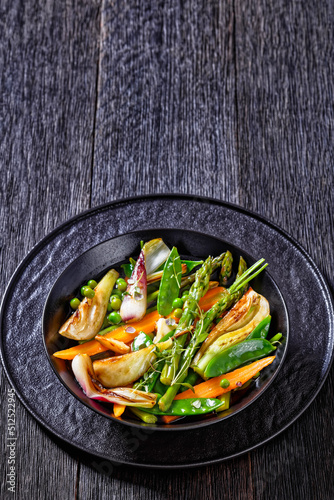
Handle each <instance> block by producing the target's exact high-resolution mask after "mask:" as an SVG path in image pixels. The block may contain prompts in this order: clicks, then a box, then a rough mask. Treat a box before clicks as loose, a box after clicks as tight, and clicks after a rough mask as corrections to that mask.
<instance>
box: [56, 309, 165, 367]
mask: <svg viewBox="0 0 334 500" xmlns="http://www.w3.org/2000/svg"><path fill="white" fill-rule="evenodd" d="M159 318H161V316H160V314H159V313H158V311H153V312H151V313H149V314H147V315H146V316H144V317H143V319H141V320H140V321H136V322H134V323H129V324H127V325H122V326H120V327H119V328H116V330H113V331H112V332H109V333H106V334H105V335H104V338H106V339H114V340H118V341H120V342H124V344H128V343H129V342H131V341H132V340H133V339H134V338H135V337H136V336H137V335H138V333H139V332H144V333H151V332H153V330H154V327H155V323H156V322H157V321H158V319H159ZM130 326H131V327H133V328H135V331H134V332H133V333H129V332H127V331H126V329H127V328H128V327H130ZM107 350H108V349H107V347H105V346H103V345H102V344H100V342H98V341H97V340H94V339H93V340H90V341H89V342H85V343H84V344H81V345H80V344H79V345H76V346H74V347H71V348H70V349H64V350H63V351H58V352H55V353H54V356H55V357H56V358H60V359H73V358H75V356H76V355H77V354H88V356H93V355H94V354H98V353H99V352H103V351H107Z"/></svg>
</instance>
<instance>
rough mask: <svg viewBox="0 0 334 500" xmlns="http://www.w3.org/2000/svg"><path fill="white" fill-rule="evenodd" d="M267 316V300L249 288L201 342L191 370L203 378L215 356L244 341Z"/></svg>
mask: <svg viewBox="0 0 334 500" xmlns="http://www.w3.org/2000/svg"><path fill="white" fill-rule="evenodd" d="M269 314H270V308H269V303H268V301H267V299H266V298H265V297H263V296H262V295H260V294H258V293H256V292H254V290H253V289H252V288H250V289H249V290H248V291H247V292H246V293H245V295H244V296H243V297H242V298H241V299H240V300H239V301H238V302H237V303H236V304H235V306H234V307H233V308H232V309H231V310H230V311H229V312H228V313H227V314H226V315H225V316H224V317H223V319H222V320H221V321H220V322H219V323H218V324H217V326H216V327H215V328H214V329H213V330H212V332H211V333H210V335H209V336H208V337H207V338H206V340H205V341H204V342H203V344H202V346H201V349H200V350H199V351H198V353H197V354H196V356H195V358H194V360H193V362H192V364H191V367H192V368H193V370H194V371H196V372H197V373H199V374H200V375H201V376H202V377H203V378H204V371H205V368H206V367H207V365H208V363H209V362H210V361H211V359H212V358H213V357H214V356H216V354H218V353H220V352H222V351H223V350H225V349H227V348H228V347H231V346H232V345H235V344H237V343H239V342H242V341H243V340H245V339H246V337H247V336H248V335H249V334H250V333H251V332H252V331H253V330H254V328H255V327H256V326H257V325H258V324H259V323H260V321H262V320H263V319H264V318H265V317H267V316H268V315H269Z"/></svg>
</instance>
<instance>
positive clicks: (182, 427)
mask: <svg viewBox="0 0 334 500" xmlns="http://www.w3.org/2000/svg"><path fill="white" fill-rule="evenodd" d="M159 231H164V232H170V233H175V232H180V231H182V232H187V233H192V234H194V235H196V234H197V235H201V236H205V237H208V238H212V239H215V240H218V241H219V242H220V243H222V244H224V245H227V246H231V247H234V249H236V250H237V251H238V252H239V253H240V255H243V256H245V258H246V259H250V260H251V261H253V260H254V261H256V259H254V257H253V256H252V255H251V254H249V253H248V252H246V251H245V250H243V249H241V248H240V247H238V246H237V245H234V244H233V243H228V242H227V241H225V240H224V239H223V238H220V237H219V236H216V235H212V234H208V233H206V232H204V231H194V230H191V229H185V228H183V229H181V228H168V227H167V228H166V227H159V228H143V229H136V230H134V231H128V232H126V233H122V234H118V235H117V236H113V237H112V238H108V239H106V240H103V241H101V242H99V243H97V244H95V245H93V246H92V247H90V248H89V249H87V250H85V251H84V252H82V253H81V254H80V255H78V256H77V257H76V258H75V259H73V260H72V261H71V262H70V263H69V264H68V265H67V266H66V267H65V269H63V271H62V272H61V273H60V274H59V276H58V277H57V279H56V280H55V281H54V283H53V285H52V287H51V288H50V290H49V293H48V295H47V297H46V300H45V303H44V306H43V313H42V321H41V334H42V341H43V346H44V350H45V353H46V357H47V359H48V362H49V364H50V365H51V367H52V369H53V371H54V373H55V374H56V375H57V377H58V379H59V380H60V382H61V384H62V385H63V386H64V387H65V388H66V389H67V390H68V391H69V392H70V394H71V395H72V396H74V397H75V398H76V399H77V400H78V401H80V402H81V403H82V404H84V405H85V406H86V407H87V408H89V409H90V410H93V411H95V412H96V413H98V414H99V415H102V416H103V417H105V418H107V419H108V420H110V421H111V422H117V423H120V424H122V425H125V426H129V427H132V428H133V427H135V428H139V429H143V428H145V429H152V430H154V431H162V432H166V431H167V432H168V431H171V430H172V431H186V430H194V429H200V428H202V427H207V426H209V425H214V424H216V423H219V422H222V421H224V420H226V419H228V418H231V417H233V416H235V415H237V414H238V413H240V412H242V411H243V410H245V409H246V408H248V407H249V406H250V405H252V404H253V403H254V402H255V401H256V400H257V399H258V398H259V397H261V396H262V395H263V394H264V393H265V392H266V390H267V389H268V388H269V386H270V385H271V384H272V382H273V381H274V380H275V379H276V377H277V375H278V373H279V371H280V369H281V368H282V366H283V363H284V361H285V358H286V355H287V350H288V345H289V338H290V318H289V313H288V309H287V306H286V303H285V300H284V297H283V294H282V292H281V290H280V288H279V286H278V284H277V283H276V281H275V279H274V278H273V277H272V275H271V274H270V272H269V271H268V268H266V274H267V275H268V276H269V280H270V281H271V282H272V283H273V284H274V287H275V289H276V290H277V292H278V294H279V297H280V300H281V303H282V305H283V308H284V313H285V319H286V332H285V334H284V348H283V352H282V355H281V359H280V361H279V363H278V366H277V367H276V369H275V371H274V372H273V373H272V375H271V377H270V379H269V380H267V381H266V383H265V387H263V388H262V390H261V389H260V390H259V391H258V393H257V394H256V395H254V396H253V398H252V399H251V400H250V401H249V402H248V403H246V404H244V405H243V406H241V407H240V408H236V409H235V410H234V411H231V412H230V410H226V414H225V415H224V414H223V413H224V412H222V413H221V414H220V415H219V414H217V415H216V416H212V417H211V418H208V419H205V418H204V419H202V420H196V421H195V422H194V423H192V422H191V421H190V422H189V421H188V422H186V423H184V422H183V418H181V419H180V423H179V424H177V423H174V424H146V423H144V422H140V421H138V422H136V421H135V420H123V419H122V418H119V417H115V416H113V415H112V414H106V413H105V412H103V411H101V410H99V409H98V408H96V407H94V406H92V405H91V404H89V403H88V402H86V401H85V400H83V399H82V397H79V395H77V394H76V393H75V392H74V391H73V390H72V389H71V388H70V387H69V386H68V385H67V384H66V383H65V381H64V380H63V378H62V377H61V375H60V374H59V372H58V371H57V369H56V367H55V364H54V363H53V361H52V359H51V358H52V356H53V355H50V354H49V352H48V348H47V345H46V328H45V324H46V315H47V306H48V303H49V299H50V296H51V294H52V292H53V289H54V287H55V286H56V284H57V283H58V282H59V281H60V280H61V278H62V277H63V276H64V274H66V273H67V272H68V269H69V268H70V267H71V266H73V265H74V264H75V263H76V262H77V261H79V260H80V259H82V258H83V256H84V255H86V254H88V253H90V252H91V251H92V250H94V249H95V248H97V247H99V246H100V245H102V244H105V243H107V242H109V241H112V240H115V239H117V238H122V237H124V236H129V235H134V234H137V233H145V232H146V233H159ZM139 241H140V240H139ZM139 241H138V243H139ZM104 272H106V270H104V271H102V273H104ZM255 291H256V290H255ZM267 300H268V299H267ZM63 361H64V362H65V365H66V366H67V369H68V364H67V360H63ZM70 373H71V372H70ZM71 375H72V376H73V377H74V375H73V373H71ZM74 382H76V383H77V381H76V380H75V377H74ZM77 384H78V383H77ZM78 388H79V389H80V391H81V392H82V393H83V395H84V397H85V398H87V399H88V400H89V398H88V397H87V396H86V395H85V393H84V391H83V390H82V388H81V387H80V385H79V384H78ZM93 401H94V402H95V403H97V404H98V405H99V406H100V405H101V406H102V407H103V403H100V402H99V401H95V400H93ZM241 401H242V399H241ZM204 417H205V416H204ZM182 422H183V423H182Z"/></svg>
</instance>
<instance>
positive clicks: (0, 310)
mask: <svg viewBox="0 0 334 500" xmlns="http://www.w3.org/2000/svg"><path fill="white" fill-rule="evenodd" d="M154 198H155V199H168V198H169V199H174V200H175V199H178V200H182V199H183V200H185V201H197V202H203V203H207V204H216V205H220V206H223V207H225V208H227V209H231V210H235V211H237V212H240V213H241V214H244V215H246V216H251V217H252V218H253V219H255V220H257V221H259V222H262V223H264V224H265V225H267V226H269V227H270V228H273V229H274V230H276V231H277V232H278V233H279V234H281V235H282V236H283V237H284V238H285V239H287V240H288V241H289V242H290V243H291V244H292V245H293V246H294V247H296V248H297V249H298V251H299V252H300V253H301V254H302V256H303V257H304V258H305V259H306V260H307V261H308V263H309V264H310V265H311V268H312V270H313V272H315V274H316V275H317V278H318V279H319V282H320V283H321V288H322V289H323V290H324V291H325V292H326V295H327V299H328V305H329V307H330V309H331V312H332V325H333V326H334V321H333V319H334V299H333V294H332V291H331V288H330V286H329V284H328V283H327V280H326V278H325V277H324V276H323V274H322V272H321V271H320V269H319V268H318V266H317V265H316V263H315V262H314V260H313V258H312V257H311V256H310V254H309V253H308V251H307V250H306V249H305V248H304V247H303V246H302V245H301V244H300V243H299V242H298V241H297V240H296V239H295V238H294V237H293V236H291V235H290V234H289V233H288V232H287V231H286V230H285V229H282V228H281V227H280V226H279V225H278V224H276V223H274V222H272V221H270V220H269V219H268V218H267V217H265V216H263V215H260V214H258V213H257V212H255V211H253V210H248V209H246V208H244V207H241V206H240V205H237V204H235V203H230V202H226V201H224V200H218V199H217V198H212V197H208V196H200V195H192V194H182V193H163V194H160V193H153V194H144V195H138V196H132V197H126V198H117V199H116V200H113V201H109V202H106V203H103V204H100V205H97V206H96V207H91V208H88V209H86V210H84V211H82V212H79V213H78V214H77V215H74V216H72V217H70V218H69V219H67V220H65V221H64V222H62V223H60V224H59V225H57V226H56V227H55V228H54V229H53V230H52V231H50V232H49V233H47V234H46V235H45V236H44V237H43V238H41V239H40V240H39V241H38V242H37V243H36V244H35V245H33V246H32V248H31V249H30V250H29V252H28V253H27V254H26V255H25V256H24V257H23V259H21V261H20V263H19V264H18V266H17V267H16V269H15V271H14V273H13V274H12V276H11V278H10V280H9V282H8V284H7V286H6V289H5V292H4V294H3V297H2V300H1V306H0V359H1V363H2V367H3V369H4V372H5V374H6V376H7V379H8V381H9V383H10V384H11V386H12V387H13V388H14V390H15V394H16V395H17V397H18V399H19V400H20V401H21V403H22V404H23V406H24V407H25V408H26V409H27V410H28V412H29V413H30V414H31V415H32V416H33V417H34V418H35V419H36V420H37V422H38V423H39V424H40V425H41V426H42V427H43V428H45V429H46V430H47V431H49V432H51V434H53V435H55V436H57V437H58V438H59V439H60V440H61V441H63V442H66V443H67V444H69V445H70V446H72V447H74V448H75V449H77V450H82V451H84V452H85V453H87V454H88V455H91V456H96V457H99V458H102V459H106V460H109V461H110V462H111V463H116V464H123V465H130V466H135V467H142V468H155V469H182V468H195V467H200V466H206V465H212V464H216V463H220V462H223V461H226V460H230V459H232V458H235V457H238V456H242V455H244V454H245V453H248V452H250V451H252V450H253V449H256V448H259V447H261V446H263V445H264V444H266V443H267V442H269V441H271V440H272V439H274V438H275V437H277V436H278V435H279V434H281V433H282V432H284V431H285V430H286V429H287V428H288V427H290V425H292V424H293V423H294V422H295V421H296V420H297V419H298V418H299V417H300V416H301V415H302V414H303V413H304V412H305V411H306V410H307V409H308V408H309V406H310V405H311V404H312V403H313V401H314V399H315V398H316V396H317V395H318V394H319V392H320V390H321V389H322V387H323V385H324V383H325V381H326V379H327V377H328V374H329V371H330V369H331V366H332V364H333V360H334V345H333V347H332V352H331V356H330V359H329V361H328V365H327V368H326V370H325V373H324V375H323V377H322V380H321V382H320V383H319V385H318V387H317V388H316V390H315V392H314V394H313V395H312V398H311V399H310V400H309V401H308V402H307V404H306V405H305V406H303V408H302V409H301V410H300V411H298V413H296V414H295V415H294V416H293V417H292V418H291V420H290V421H289V422H288V423H286V424H285V425H284V426H283V427H282V428H281V429H279V430H278V431H277V432H274V433H273V434H271V435H270V436H268V437H267V438H266V439H264V440H262V441H260V442H259V443H256V444H255V445H253V446H250V447H247V448H245V449H243V450H242V451H241V452H240V451H238V452H236V453H233V454H230V455H229V456H227V457H219V458H215V459H209V460H205V461H201V462H196V463H187V464H177V465H173V464H168V465H165V464H163V465H160V464H153V465H152V464H146V463H141V462H134V461H133V462H129V461H127V460H122V459H118V460H115V459H111V458H110V457H108V456H107V455H105V454H103V453H99V452H94V453H93V452H92V451H91V450H89V449H87V448H86V447H85V446H82V445H78V444H76V443H73V442H72V441H70V440H69V439H67V438H64V437H63V436H62V435H61V434H59V432H58V431H56V430H54V429H53V428H51V427H49V426H48V424H47V423H45V422H44V421H43V420H42V419H41V418H40V417H39V416H38V415H37V413H36V412H35V410H34V409H32V408H30V406H29V402H26V401H25V398H24V397H23V396H21V394H20V393H19V391H17V388H16V384H15V382H14V381H13V378H12V376H11V375H10V373H9V370H8V367H7V364H6V361H5V357H4V346H3V339H4V333H3V331H2V323H3V316H4V306H5V303H6V301H7V299H8V297H9V295H10V292H11V289H12V287H13V286H14V285H15V283H16V280H17V278H18V276H19V274H20V272H21V271H22V268H23V266H24V265H26V264H28V263H29V262H30V261H31V260H32V259H33V258H34V256H35V255H36V253H37V252H38V250H39V249H40V247H42V246H44V245H45V244H47V242H48V240H51V239H53V237H54V236H55V235H57V234H58V233H59V232H60V231H62V230H63V229H64V228H66V227H67V226H70V225H71V224H72V223H73V222H74V221H78V220H80V219H83V218H85V217H86V216H87V215H90V214H93V213H98V212H101V211H104V210H107V209H108V207H114V206H116V205H119V204H122V205H124V204H128V203H131V202H140V201H143V202H144V201H147V200H150V199H154Z"/></svg>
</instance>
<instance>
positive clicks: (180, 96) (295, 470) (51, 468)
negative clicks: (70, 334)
mask: <svg viewBox="0 0 334 500" xmlns="http://www.w3.org/2000/svg"><path fill="white" fill-rule="evenodd" d="M0 12H1V16H0V20H1V52H0V54H1V56H0V61H1V64H0V76H1V80H0V81H1V98H2V107H1V122H0V133H1V142H0V151H1V156H0V159H1V208H0V209H1V221H2V237H3V243H2V252H1V269H2V280H1V286H2V290H4V288H5V285H6V284H7V283H8V280H9V279H10V276H11V274H12V273H13V271H14V270H15V268H16V266H17V265H18V263H19V262H20V260H21V259H22V258H23V257H24V256H25V255H26V254H27V252H28V251H29V250H30V249H31V248H32V247H33V245H35V244H36V243H37V242H38V241H39V240H40V239H41V238H42V237H44V236H45V235H46V234H47V233H48V232H49V231H50V230H52V229H53V228H54V227H56V226H57V225H59V224H60V223H61V222H63V221H65V220H66V219H68V218H69V217H71V216H74V215H76V214H78V213H79V212H81V211H82V210H85V209H88V208H90V207H95V206H97V205H98V204H101V203H104V202H107V201H110V200H114V199H117V198H121V197H127V196H132V195H136V194H146V193H165V192H174V193H192V194H196V195H200V196H202V195H203V196H204V195H205V196H212V197H215V198H217V199H221V200H226V201H230V202H233V203H237V204H239V205H241V206H243V207H245V208H247V209H251V210H254V211H256V212H258V213H259V214H261V215H264V216H266V217H268V218H269V219H271V220H272V221H273V222H275V223H277V224H279V225H280V226H282V227H283V228H284V229H286V230H287V231H288V232H290V233H291V234H292V235H293V236H294V237H295V238H296V239H297V240H298V241H299V242H300V243H301V244H302V245H303V246H304V247H305V248H306V249H307V250H308V251H309V253H310V254H311V256H312V257H313V258H314V260H315V262H316V263H317V265H318V266H319V267H320V269H321V270H322V272H323V274H324V276H325V277H326V278H327V280H328V282H329V284H330V286H331V287H332V288H333V285H334V281H333V273H334V254H333V217H332V211H333V208H334V203H333V187H334V185H333V165H334V154H333V141H334V134H333V130H334V121H333V117H334V113H333V97H334V78H333V75H334V64H333V63H334V39H333V38H334V36H333V35H334V4H333V2H331V1H330V0H327V1H325V0H319V1H318V2H312V1H310V0H304V1H300V0H295V1H293V2H287V1H284V0H278V1H275V2H274V1H273V0H257V1H251V0H246V1H241V0H233V1H227V0H223V1H218V0H216V1H214V0H209V1H204V0H203V1H201V0H193V1H186V2H173V1H169V0H166V1H152V2H146V1H142V0H128V1H123V0H119V1H115V2H112V1H109V0H105V1H103V2H99V1H97V0H89V1H88V0H81V1H77V0H72V1H71V2H55V1H54V0H48V1H47V2H35V1H32V0H26V1H25V2H23V1H8V0H3V1H2V2H1V6H0ZM44 299H45V297H41V300H44ZM22 328H24V325H22ZM333 380H334V376H333V369H332V370H331V372H330V375H329V377H328V379H327V381H326V382H325V384H324V386H323V388H322V389H321V391H320V394H319V395H318V397H317V398H316V400H315V401H314V402H313V404H312V405H311V406H310V407H309V408H308V409H307V411H305V413H304V414H303V415H302V416H301V417H300V419H299V420H298V421H297V422H296V423H294V424H293V425H292V426H291V427H290V428H289V429H288V430H286V431H285V432H284V433H283V434H281V435H280V436H278V437H277V438H275V439H274V440H272V441H271V442H269V443H267V444H266V445H264V446H262V447H261V448H260V449H257V450H255V451H252V452H251V453H248V454H246V455H244V456H242V457H240V458H236V459H234V460H231V461H228V462H225V463H221V464H218V465H214V466H210V467H204V468H201V469H194V470H179V471H164V472H162V471H154V470H152V471H148V470H141V469H136V468H132V467H125V466H120V467H114V469H113V471H111V470H110V469H108V467H103V464H101V462H99V461H95V460H94V458H90V459H87V457H81V456H80V453H78V452H76V451H75V450H72V449H71V450H69V449H68V447H67V446H66V445H64V444H63V443H61V442H59V441H55V439H54V438H53V436H52V435H50V434H48V433H47V432H46V431H45V430H44V429H43V428H41V427H40V426H39V425H38V424H37V423H36V421H35V420H34V419H33V418H32V417H31V416H30V414H29V413H28V412H27V411H26V410H25V408H24V407H23V406H22V405H21V404H20V403H19V402H17V404H16V419H17V435H18V442H17V456H16V460H17V462H16V471H17V477H16V494H15V498H18V499H29V500H30V499H49V498H52V499H54V500H56V499H62V500H63V499H67V498H68V499H71V498H78V499H104V498H113V499H130V498H131V499H139V498H140V499H147V500H149V499H174V498H183V499H202V498H203V499H207V498H210V499H240V500H244V499H299V498H300V499H321V500H332V499H333V498H334V486H333V472H334V470H333V435H334V423H333V421H334V420H333V410H334V403H333V399H334V398H333V392H334V391H333ZM9 387H10V386H9V384H8V381H7V379H6V378H5V376H4V373H3V371H1V398H2V401H4V402H5V401H6V399H7V394H8V389H9ZM6 412H7V406H6V404H3V405H1V414H2V416H1V422H2V423H4V422H5V421H6ZM1 436H2V448H1V449H2V450H3V453H2V457H1V458H2V461H3V465H2V468H1V470H2V471H4V470H5V468H6V466H7V465H6V460H7V454H6V451H4V450H5V444H6V443H5V438H4V436H5V434H4V432H2V433H1ZM2 479H3V480H2V482H1V493H0V496H1V498H6V497H7V496H8V498H9V497H13V495H12V494H11V493H10V492H8V491H6V490H7V486H8V485H6V483H5V478H4V477H3V478H2Z"/></svg>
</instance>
